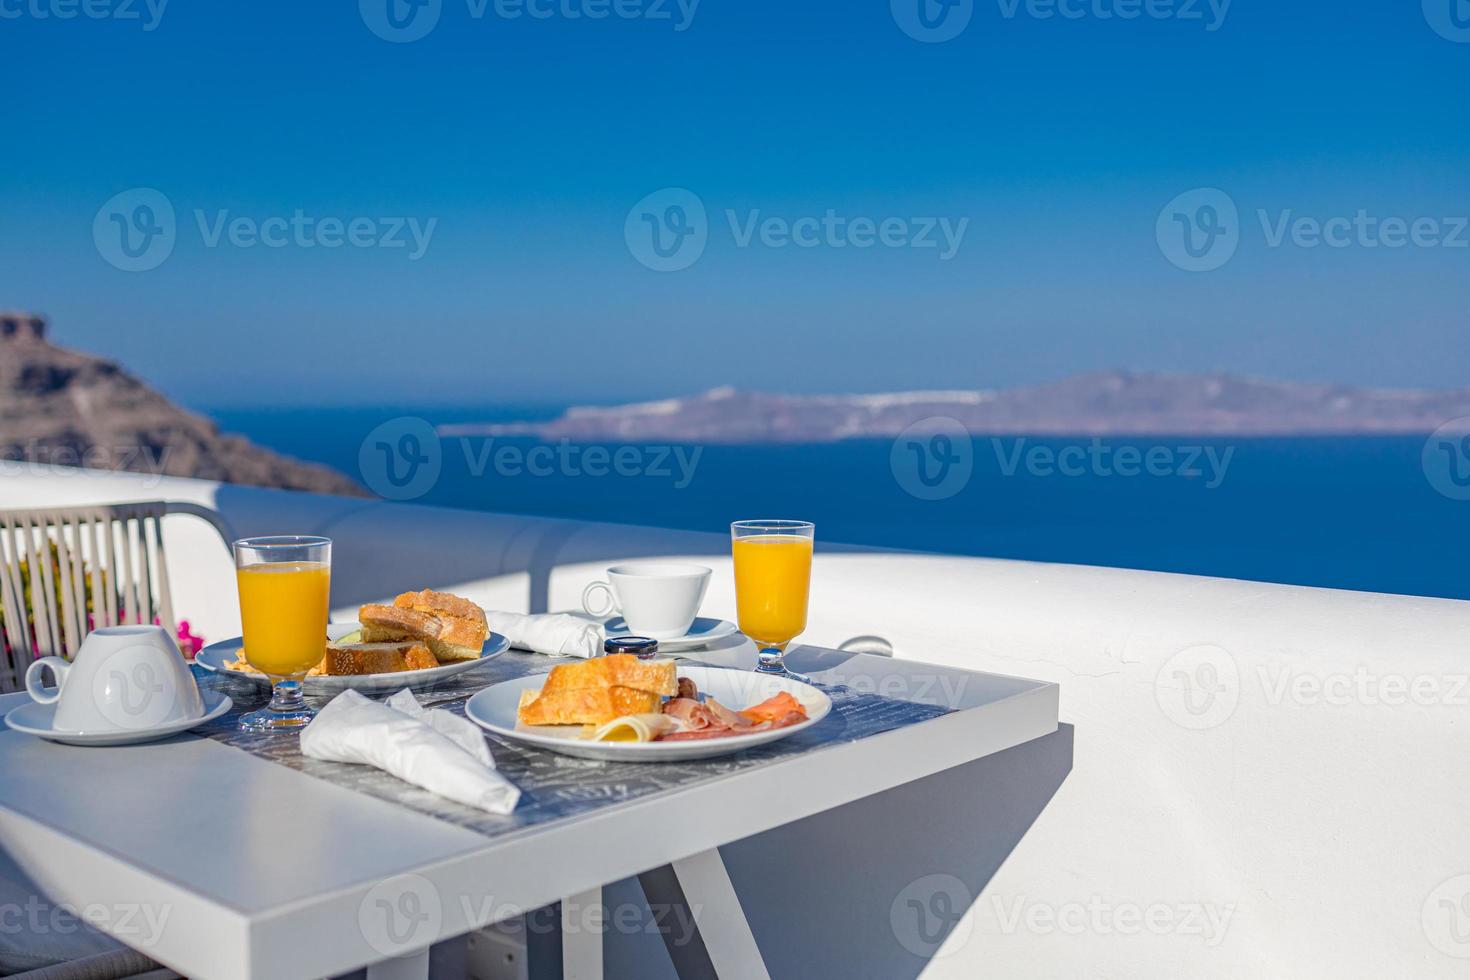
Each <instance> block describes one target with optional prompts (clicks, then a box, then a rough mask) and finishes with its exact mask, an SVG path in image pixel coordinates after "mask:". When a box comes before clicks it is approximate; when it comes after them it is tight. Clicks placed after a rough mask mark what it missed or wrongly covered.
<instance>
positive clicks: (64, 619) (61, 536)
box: [41, 518, 82, 657]
mask: <svg viewBox="0 0 1470 980" xmlns="http://www.w3.org/2000/svg"><path fill="white" fill-rule="evenodd" d="M46 528H47V530H49V531H50V532H51V533H50V534H48V533H47V531H43V532H42V534H41V537H42V539H43V540H44V539H46V538H48V537H49V538H51V542H50V543H51V544H52V545H54V546H55V548H56V594H57V596H58V597H59V599H60V602H59V606H60V610H59V611H60V613H61V616H60V621H61V626H60V628H59V629H58V630H57V631H56V632H57V639H58V640H59V641H60V643H61V656H64V657H70V656H71V655H72V654H74V653H76V649H77V647H78V646H80V645H81V642H82V638H81V636H80V635H78V633H79V631H78V629H77V600H76V595H75V594H74V592H73V590H72V575H71V548H70V547H68V546H67V543H66V522H65V521H63V520H60V519H56V518H53V519H52V520H50V521H48V522H47V524H46ZM50 550H51V548H50V547H47V548H46V551H47V552H48V553H49V552H50ZM47 564H48V565H49V564H50V562H48V563H47Z"/></svg>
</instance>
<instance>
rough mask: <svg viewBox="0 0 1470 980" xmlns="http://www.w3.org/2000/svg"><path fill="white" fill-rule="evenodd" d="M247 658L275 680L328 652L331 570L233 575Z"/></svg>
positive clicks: (273, 566)
mask: <svg viewBox="0 0 1470 980" xmlns="http://www.w3.org/2000/svg"><path fill="white" fill-rule="evenodd" d="M236 578H237V580H238V581H239V584H240V622H241V625H242V626H243V627H244V633H245V659H246V660H247V661H249V663H250V665H251V666H252V667H254V668H255V669H256V670H259V671H261V672H262V673H266V674H271V675H273V676H276V677H292V676H298V675H301V674H305V673H306V672H307V671H308V670H310V669H311V668H313V667H315V666H316V665H317V664H318V663H320V662H321V659H322V657H324V656H326V653H327V610H328V607H329V606H330V604H331V601H330V598H329V596H330V594H331V588H332V571H331V569H330V568H329V567H328V566H326V565H323V564H322V563H320V562H314V561H291V562H268V563H264V564H260V565H247V566H245V567H244V568H240V569H237V570H236Z"/></svg>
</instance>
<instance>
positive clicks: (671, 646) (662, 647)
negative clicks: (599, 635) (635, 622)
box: [603, 616, 740, 653]
mask: <svg viewBox="0 0 1470 980" xmlns="http://www.w3.org/2000/svg"><path fill="white" fill-rule="evenodd" d="M603 629H605V630H606V631H607V638H608V639H609V640H613V639H617V638H618V637H620V636H637V635H638V634H637V633H635V632H633V631H632V630H630V629H629V628H628V624H627V622H625V621H624V620H623V617H621V616H614V617H613V618H612V619H609V620H608V621H607V622H605V623H603ZM738 632H740V630H739V629H738V628H737V627H736V626H735V624H734V623H732V622H730V621H729V620H728V619H711V618H709V617H708V616H700V617H699V618H697V619H695V620H694V624H693V625H692V626H690V627H689V632H687V633H685V634H684V635H683V636H676V637H674V638H673V639H669V640H659V641H658V649H659V652H660V653H680V652H682V651H685V650H698V649H699V648H700V647H706V646H709V645H710V644H711V643H714V642H716V641H718V640H723V639H725V638H726V637H730V636H734V635H735V634H736V633H738Z"/></svg>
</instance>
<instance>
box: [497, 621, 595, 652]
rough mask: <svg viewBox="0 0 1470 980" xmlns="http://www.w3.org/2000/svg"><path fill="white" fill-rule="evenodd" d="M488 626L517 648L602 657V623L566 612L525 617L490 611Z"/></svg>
mask: <svg viewBox="0 0 1470 980" xmlns="http://www.w3.org/2000/svg"><path fill="white" fill-rule="evenodd" d="M485 619H486V621H488V622H489V624H490V628H491V629H492V630H494V631H495V632H497V633H499V634H500V635H501V636H504V637H506V638H507V639H509V640H510V645H511V646H513V647H515V648H516V649H518V650H530V651H531V652H532V653H548V654H551V655H552V656H553V657H582V658H583V659H586V658H587V657H600V656H602V641H603V633H602V626H600V625H599V624H597V623H593V622H589V621H587V620H585V619H581V618H579V617H577V616H569V615H567V614H566V613H546V614H543V615H540V616H526V615H524V614H522V613H510V612H490V611H489V610H486V612H485Z"/></svg>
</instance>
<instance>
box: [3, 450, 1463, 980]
mask: <svg viewBox="0 0 1470 980" xmlns="http://www.w3.org/2000/svg"><path fill="white" fill-rule="evenodd" d="M160 498H162V499H173V500H189V501H194V502H196V503H201V504H205V505H207V506H211V507H215V508H217V509H219V510H220V511H222V512H223V513H224V514H225V516H226V517H227V518H228V520H229V521H230V522H231V524H233V525H234V526H235V527H236V528H237V529H238V530H239V531H240V532H241V533H242V534H253V533H265V532H271V533H322V534H327V535H330V536H331V537H333V538H334V539H335V540H336V542H337V551H336V555H335V561H334V564H335V569H334V597H335V601H336V603H337V604H338V605H339V606H340V607H342V608H341V611H342V614H343V615H344V616H345V615H350V612H351V610H352V609H353V608H355V606H356V605H357V604H359V603H361V602H363V601H367V600H369V599H376V598H381V597H384V596H388V595H391V594H393V593H394V592H396V591H399V590H401V589H405V588H410V587H413V588H418V587H424V586H431V585H432V586H438V587H445V588H453V589H455V590H456V591H460V592H462V593H463V594H466V595H469V596H472V597H473V598H475V599H477V600H478V601H480V602H482V603H483V604H486V605H490V606H495V607H499V608H507V609H516V610H527V609H529V610H533V611H534V610H542V609H548V608H549V609H568V608H572V607H573V606H575V605H576V603H577V600H578V596H579V595H580V592H581V589H582V588H583V586H584V585H585V584H586V583H587V582H588V581H590V580H592V579H593V578H594V577H597V576H599V575H600V574H601V573H602V571H603V569H604V568H605V567H606V565H607V564H608V563H610V562H611V561H613V560H615V559H618V558H623V557H628V556H632V555H661V556H679V557H688V558H691V559H693V560H698V561H701V562H703V563H705V564H709V565H711V566H713V567H714V569H715V576H714V580H713V582H712V584H711V588H710V593H709V598H708V601H707V605H706V613H707V614H709V615H720V616H725V617H727V618H733V616H732V614H733V610H734V595H733V582H732V576H731V574H730V565H729V557H728V543H727V540H726V538H725V536H724V534H723V533H711V534H693V533H686V532H678V531H668V530H659V529H647V528H634V527H627V526H618V525H606V524H588V523H578V522H568V521H555V520H544V519H538V518H527V517H514V516H506V515H493V514H478V513H469V512H460V511H449V510H438V509H434V508H426V507H414V506H406V505H399V504H385V503H375V502H367V501H361V500H345V499H337V498H328V497H317V496H311V495H304V494H290V493H280V492H274V491H264V490H252V489H247V488H238V487H228V486H219V485H216V484H212V483H205V482H199V481H189V480H173V479H168V480H163V481H159V480H157V479H155V478H143V477H131V476H119V475H116V474H100V473H87V472H80V471H68V472H66V473H65V474H63V473H62V472H61V471H58V472H55V473H39V474H37V475H34V476H29V477H20V478H9V479H7V481H6V482H5V483H4V484H3V485H0V507H35V506H56V505H63V504H72V503H96V502H102V501H118V500H142V499H160ZM818 531H819V534H820V528H819V529H818ZM167 533H168V534H169V559H170V562H171V563H173V565H174V566H175V567H174V568H173V569H172V571H173V576H172V578H173V581H174V583H175V606H176V608H177V609H178V612H179V614H180V616H182V617H186V618H189V619H191V621H192V622H193V623H194V624H195V626H196V631H197V632H202V633H204V634H205V635H206V636H208V637H211V638H218V637H220V636H223V635H233V634H234V633H235V632H237V631H238V625H239V624H238V614H237V612H236V610H235V607H234V602H233V595H234V589H233V582H232V580H231V571H230V563H229V561H228V559H227V556H226V554H225V552H224V550H223V549H222V547H221V546H220V543H219V541H218V538H217V537H215V536H214V535H213V532H211V531H208V530H207V529H204V528H198V527H191V523H190V521H189V519H187V518H177V519H174V526H171V527H169V528H168V531H167ZM1201 533H1208V528H1202V529H1201ZM181 565H182V566H183V567H180V566H181ZM857 634H877V635H880V636H883V637H886V638H887V639H889V640H890V641H891V642H892V644H893V646H894V648H895V651H896V655H897V656H899V657H907V658H911V659H916V660H922V661H928V662H932V663H938V664H943V665H952V666H962V667H967V668H971V669H979V670H988V671H995V672H998V673H1008V674H1018V675H1024V676H1027V677H1034V678H1039V679H1045V680H1052V681H1057V682H1058V683H1060V685H1061V690H1062V701H1061V714H1062V720H1063V722H1064V724H1066V725H1068V726H1073V727H1072V728H1071V729H1069V730H1068V733H1067V737H1069V738H1075V742H1074V743H1073V751H1074V755H1073V758H1072V769H1071V772H1070V773H1069V774H1068V775H1067V776H1066V778H1065V780H1064V781H1062V783H1061V785H1060V787H1059V788H1058V789H1057V791H1056V793H1055V796H1054V797H1053V798H1052V799H1051V800H1050V802H1049V803H1048V804H1047V805H1046V806H1045V807H1044V809H1042V810H1041V811H1040V813H1039V816H1037V817H1036V818H1035V820H1034V823H1032V824H1031V826H1030V829H1029V831H1027V832H1026V833H1025V835H1024V837H1022V838H1021V839H1020V841H1019V843H1018V844H1017V845H1016V847H1015V849H1014V851H1013V852H1011V854H1010V856H1009V858H1008V859H1007V860H1006V861H1005V863H1004V865H1003V866H1002V867H1001V868H1000V869H999V871H998V872H996V873H995V874H994V875H993V877H990V878H989V880H988V883H985V884H984V889H983V892H981V893H980V894H978V895H976V896H971V897H972V898H973V899H974V901H973V904H972V905H971V906H970V910H969V913H968V916H967V917H966V919H965V920H964V921H963V922H961V923H960V926H959V927H958V928H956V929H955V930H954V932H953V933H952V934H951V936H950V940H949V942H948V944H947V945H946V947H945V949H944V950H943V951H942V955H940V956H938V957H936V958H934V959H933V960H932V961H930V962H929V963H928V964H927V966H926V965H925V964H924V963H923V962H922V961H921V960H919V959H916V960H915V969H914V972H915V974H917V973H918V972H920V970H921V968H922V969H923V972H924V975H925V976H939V977H948V976H954V977H970V976H975V975H977V973H978V971H981V970H983V971H984V975H986V976H996V977H1055V976H1076V977H1084V976H1085V977H1106V976H1128V977H1154V976H1158V977H1163V976H1170V977H1172V976H1190V977H1222V978H1223V977H1231V978H1234V977H1243V976H1259V977H1266V976H1290V977H1307V976H1321V977H1334V978H1340V977H1355V976H1361V977H1383V976H1421V977H1422V976H1430V977H1432V976H1444V977H1450V976H1464V975H1465V971H1466V970H1470V958H1465V957H1470V780H1467V779H1466V777H1465V772H1466V758H1467V754H1466V753H1467V747H1470V741H1467V735H1470V684H1467V677H1470V655H1467V653H1466V638H1467V637H1470V603H1465V602H1457V601H1449V600H1440V599H1422V598H1414V597H1405V596H1388V595H1377V594H1368V593H1350V592H1339V591H1331V590H1323V589H1307V588H1299V587H1293V586H1282V585H1271V584H1262V583H1254V582H1238V581H1230V580H1223V579H1209V578H1200V577H1193V576H1184V575H1167V574H1158V573H1150V572H1137V571H1128V570H1122V569H1111V568H1091V567H1080V566H1066V565H1045V564H1036V563H1028V562H1014V561H996V560H988V559H980V558H962V557H941V556H928V555H910V554H899V553H888V552H863V551H855V552H840V553H839V552H828V553H819V555H818V558H817V565H816V569H815V573H814V580H813V592H812V614H811V623H810V627H809V629H808V632H807V634H806V636H805V638H804V639H806V640H807V641H808V642H812V643H818V644H822V645H828V646H835V645H837V644H838V643H840V642H841V641H843V640H845V639H847V638H849V637H852V636H854V635H857ZM939 693H942V692H939ZM1013 751H1019V750H1013ZM1004 790H1005V787H1004V785H1000V786H998V787H997V792H1004ZM997 805H1000V806H1001V807H1002V809H1003V801H1000V802H999V803H998V804H997ZM834 819H840V818H834ZM912 819H913V820H915V821H923V820H925V819H926V818H925V815H924V814H922V813H916V814H913V816H912ZM981 822H982V823H983V822H984V821H981ZM986 831H987V828H986V827H985V826H976V827H975V828H974V832H975V834H976V835H977V839H978V838H979V837H982V836H983V835H984V834H985V833H986ZM874 832H878V829H877V828H875V829H874ZM951 843H953V842H951ZM962 843H963V842H961V845H962ZM814 846H815V842H814ZM927 870H928V871H930V872H936V873H939V872H945V871H946V868H945V867H944V866H937V867H931V868H928V869H927ZM735 877H736V878H737V880H738V878H739V874H738V869H737V871H736V872H735ZM897 898H898V896H890V895H875V896H872V900H873V901H876V902H880V903H883V904H884V905H885V907H886V905H887V904H888V903H889V902H890V901H896V900H897ZM811 900H813V901H816V900H820V896H819V895H812V896H811ZM791 930H792V931H791V934H790V936H789V937H776V939H777V940H778V941H782V942H785V941H790V942H793V943H796V942H807V943H809V942H811V941H812V939H811V937H804V936H803V935H802V932H801V928H800V922H794V923H793V924H792V926H791ZM761 941H762V942H763V943H765V942H767V941H770V940H769V939H768V937H766V936H762V937H761Z"/></svg>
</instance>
